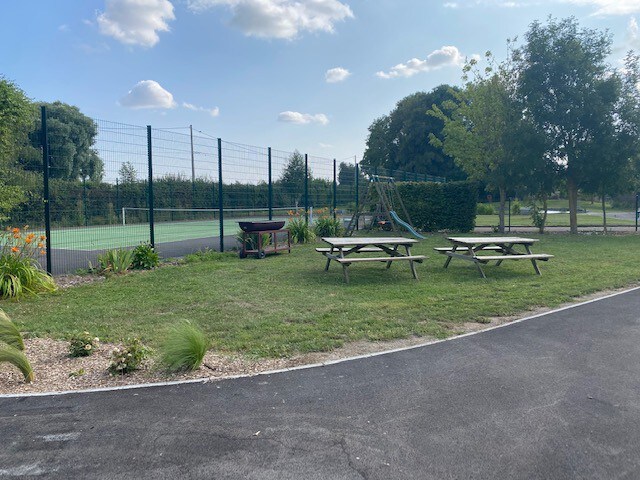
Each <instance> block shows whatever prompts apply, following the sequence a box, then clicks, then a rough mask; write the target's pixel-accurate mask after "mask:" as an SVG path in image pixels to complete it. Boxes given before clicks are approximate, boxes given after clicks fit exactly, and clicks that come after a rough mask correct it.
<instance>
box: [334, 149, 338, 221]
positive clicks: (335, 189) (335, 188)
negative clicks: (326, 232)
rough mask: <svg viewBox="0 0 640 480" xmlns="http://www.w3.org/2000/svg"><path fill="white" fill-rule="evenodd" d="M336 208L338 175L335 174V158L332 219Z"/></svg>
mask: <svg viewBox="0 0 640 480" xmlns="http://www.w3.org/2000/svg"><path fill="white" fill-rule="evenodd" d="M337 208H338V177H337V176H336V159H335V158H334V159H333V220H335V219H336V209H337Z"/></svg>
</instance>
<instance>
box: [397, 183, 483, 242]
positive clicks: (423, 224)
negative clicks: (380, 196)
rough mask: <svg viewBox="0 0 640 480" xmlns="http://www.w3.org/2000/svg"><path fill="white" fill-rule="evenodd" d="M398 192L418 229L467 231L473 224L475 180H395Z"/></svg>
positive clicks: (475, 196) (471, 228) (474, 214)
mask: <svg viewBox="0 0 640 480" xmlns="http://www.w3.org/2000/svg"><path fill="white" fill-rule="evenodd" d="M398 192H399V193H400V196H401V197H402V202H403V203H404V205H405V207H406V208H407V211H408V212H409V215H410V216H411V221H412V222H413V224H414V226H416V227H417V228H418V229H420V230H423V231H427V232H435V231H438V230H452V231H456V232H470V231H472V230H473V227H474V226H475V221H476V199H477V195H478V192H477V186H476V184H475V183H472V182H450V183H431V182H427V183H414V182H407V183H398Z"/></svg>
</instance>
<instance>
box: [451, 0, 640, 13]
mask: <svg viewBox="0 0 640 480" xmlns="http://www.w3.org/2000/svg"><path fill="white" fill-rule="evenodd" d="M553 3H570V4H573V5H581V6H585V7H594V8H595V9H596V10H595V11H594V12H593V15H596V16H606V15H630V14H632V13H639V12H640V2H639V1H638V0H456V1H448V2H445V3H443V6H444V7H446V8H454V9H455V8H461V7H477V6H490V7H501V8H517V7H531V6H535V7H544V6H545V5H551V4H553Z"/></svg>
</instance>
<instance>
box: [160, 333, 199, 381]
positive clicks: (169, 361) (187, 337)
mask: <svg viewBox="0 0 640 480" xmlns="http://www.w3.org/2000/svg"><path fill="white" fill-rule="evenodd" d="M209 346H210V342H209V341H208V340H207V338H206V337H205V336H204V333H202V331H201V330H200V329H199V328H197V327H195V326H194V325H192V324H191V323H188V322H184V323H181V324H178V325H176V326H175V327H173V328H172V329H171V331H170V332H169V335H168V336H167V338H166V340H165V341H164V343H163V345H162V350H161V362H162V364H163V365H165V366H166V367H167V369H168V370H171V371H178V370H197V369H198V368H199V367H200V365H201V364H202V359H203V358H204V355H205V354H206V353H207V350H208V349H209Z"/></svg>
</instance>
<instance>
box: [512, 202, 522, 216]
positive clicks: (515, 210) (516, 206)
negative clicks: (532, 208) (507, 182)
mask: <svg viewBox="0 0 640 480" xmlns="http://www.w3.org/2000/svg"><path fill="white" fill-rule="evenodd" d="M521 211H522V205H520V202H519V201H518V200H514V201H513V202H511V215H520V213H521Z"/></svg>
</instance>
